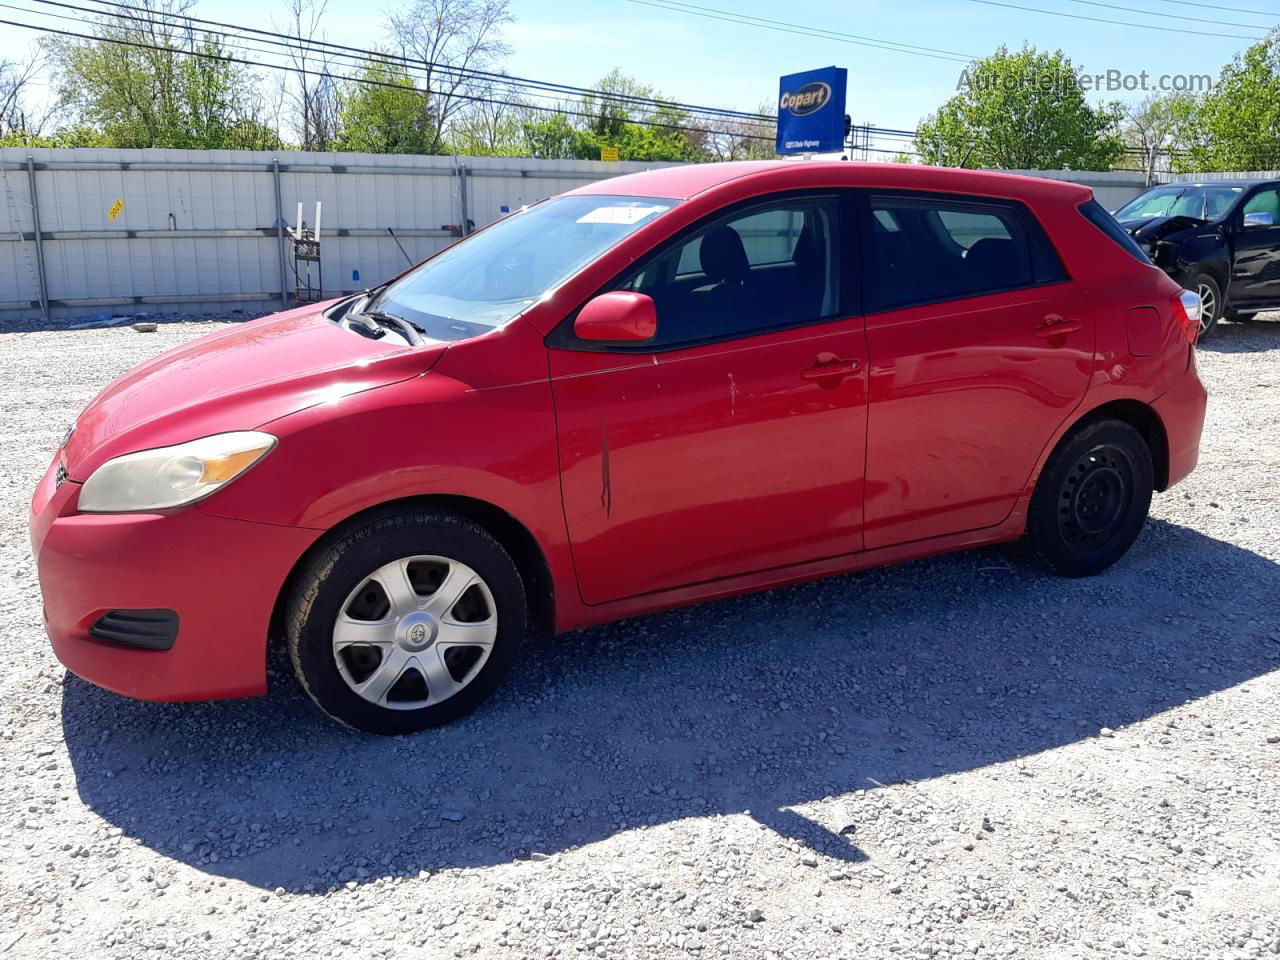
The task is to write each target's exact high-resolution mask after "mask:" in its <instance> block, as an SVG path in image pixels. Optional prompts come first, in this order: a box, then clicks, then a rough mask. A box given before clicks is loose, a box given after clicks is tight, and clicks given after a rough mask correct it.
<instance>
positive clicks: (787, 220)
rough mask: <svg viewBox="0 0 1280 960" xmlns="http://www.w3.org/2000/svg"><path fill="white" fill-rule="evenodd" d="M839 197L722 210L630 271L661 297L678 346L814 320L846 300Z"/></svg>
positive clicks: (634, 284) (661, 325)
mask: <svg viewBox="0 0 1280 960" xmlns="http://www.w3.org/2000/svg"><path fill="white" fill-rule="evenodd" d="M838 219H839V214H838V205H837V201H836V199H835V198H834V197H806V198H797V199H791V200H785V201H779V202H775V203H770V204H767V205H765V206H758V207H751V208H748V209H745V210H741V211H738V212H735V213H732V214H729V215H727V216H722V217H718V218H717V219H715V220H713V221H711V222H710V223H708V224H705V225H703V226H702V227H700V228H698V229H697V230H696V231H695V232H694V233H692V234H691V235H689V236H687V237H684V238H682V239H681V240H679V241H677V242H676V243H675V244H673V245H671V246H669V247H667V248H665V249H664V250H662V251H659V253H657V254H656V255H655V256H653V257H651V258H650V259H648V260H646V261H644V262H642V263H641V264H640V265H639V266H638V267H636V268H635V269H633V270H631V271H629V272H628V273H627V274H625V275H624V276H623V277H622V278H621V280H619V282H618V283H617V284H615V285H614V287H613V289H615V290H630V291H634V292H636V293H644V294H647V295H648V296H650V297H652V298H653V301H654V305H655V307H656V309H657V314H658V335H657V338H656V339H655V340H653V341H651V342H649V343H647V344H646V345H645V348H646V349H652V348H653V347H671V346H675V345H682V344H692V343H698V342H703V341H710V340H716V339H722V338H728V337H738V336H746V335H748V334H751V333H759V332H762V331H765V330H771V329H776V328H782V327H788V326H795V325H798V324H803V323H811V322H813V321H815V320H818V319H821V318H824V317H831V316H834V315H835V314H836V313H837V312H838V311H839V303H840V286H839V279H840V269H839V262H840V260H839V258H840V250H839V243H838V235H839V234H838V226H837V224H838Z"/></svg>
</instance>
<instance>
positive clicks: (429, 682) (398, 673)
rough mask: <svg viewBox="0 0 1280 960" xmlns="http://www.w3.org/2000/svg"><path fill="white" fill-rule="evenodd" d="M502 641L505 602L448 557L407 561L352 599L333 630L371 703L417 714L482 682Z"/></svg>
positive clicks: (355, 684)
mask: <svg viewBox="0 0 1280 960" xmlns="http://www.w3.org/2000/svg"><path fill="white" fill-rule="evenodd" d="M497 636H498V614H497V605H496V604H495V603H494V601H493V594H492V593H490V592H489V587H488V586H487V585H486V584H485V582H484V580H483V579H481V577H480V575H479V574H478V573H476V572H475V571H474V570H472V569H471V568H470V567H468V566H467V565H466V564H465V563H460V562H458V561H457V560H451V559H449V558H448V557H437V556H427V555H423V556H416V557H405V558H403V559H401V560H393V561H392V562H391V563H387V564H384V565H383V566H381V567H379V568H378V569H377V570H374V571H373V572H372V573H371V574H369V576H368V577H366V578H365V579H364V580H363V581H361V583H360V585H359V586H357V587H356V588H355V589H354V590H352V591H351V593H350V594H349V595H348V596H347V599H346V600H345V601H344V602H343V604H342V612H341V613H339V614H338V619H337V621H336V622H335V623H334V625H333V658H334V662H335V663H337V665H338V671H339V672H340V673H341V674H342V678H343V679H344V680H345V681H346V682H347V685H348V686H349V687H351V689H352V690H354V691H355V692H356V693H358V694H359V695H360V696H361V697H363V698H364V699H365V700H368V701H369V702H370V703H374V704H377V705H378V706H380V707H386V708H388V709H391V710H417V709H420V708H422V707H430V706H434V705H435V704H437V703H441V702H443V701H445V700H448V699H449V698H450V697H452V696H453V695H454V694H456V693H457V692H458V691H459V690H461V689H462V688H463V687H465V686H466V685H467V684H468V683H470V682H471V681H472V680H474V679H475V677H476V675H477V674H479V673H480V670H481V668H483V667H484V664H485V662H486V661H487V660H488V659H489V655H490V654H491V653H492V652H493V644H494V641H495V640H496V639H497Z"/></svg>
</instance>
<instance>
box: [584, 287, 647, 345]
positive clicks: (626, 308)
mask: <svg viewBox="0 0 1280 960" xmlns="http://www.w3.org/2000/svg"><path fill="white" fill-rule="evenodd" d="M573 332H574V334H576V335H577V337H578V339H579V340H588V341H591V342H592V343H643V342H644V341H646V340H652V339H653V338H654V337H655V336H656V335H657V333H658V311H657V309H656V308H655V307H654V305H653V298H652V297H650V296H648V295H647V294H643V293H629V292H627V291H625V290H611V291H610V292H609V293H602V294H600V296H598V297H595V298H594V299H592V300H588V301H587V305H586V306H584V307H583V308H582V309H581V310H579V311H578V316H577V319H575V320H574V321H573Z"/></svg>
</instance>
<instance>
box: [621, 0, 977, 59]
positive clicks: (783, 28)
mask: <svg viewBox="0 0 1280 960" xmlns="http://www.w3.org/2000/svg"><path fill="white" fill-rule="evenodd" d="M628 2H629V3H637V4H641V5H642V6H646V7H655V8H657V9H659V10H667V11H669V12H672V13H685V14H689V15H691V16H695V17H703V18H705V19H707V20H721V21H724V22H725V23H736V24H739V25H740V26H744V27H759V28H764V29H768V30H772V31H773V32H775V33H794V34H797V35H799V36H802V37H816V38H818V39H820V40H836V41H838V42H840V43H852V44H856V45H858V46H861V47H873V48H875V49H878V50H886V51H888V52H890V53H905V54H907V55H908V56H913V57H929V58H930V59H933V60H949V61H951V62H953V63H968V62H969V61H971V60H974V59H976V58H975V57H971V56H969V55H968V54H967V53H957V52H956V51H954V50H939V49H936V48H933V47H920V46H916V45H915V44H909V43H898V42H897V41H896V40H880V39H877V38H875V37H865V36H861V35H860V34H856V33H840V32H839V31H835V30H824V29H822V28H821V27H809V26H806V25H804V24H799V23H787V22H785V21H782V20H769V19H766V18H764V17H752V16H748V15H747V14H742V13H736V12H734V11H731V10H717V9H715V8H713V7H700V6H697V5H695V4H692V3H682V2H678V0H628Z"/></svg>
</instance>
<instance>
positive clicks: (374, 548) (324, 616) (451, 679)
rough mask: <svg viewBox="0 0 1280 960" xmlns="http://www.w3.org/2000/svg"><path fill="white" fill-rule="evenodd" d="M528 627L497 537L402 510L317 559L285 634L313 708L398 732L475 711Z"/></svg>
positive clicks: (519, 586) (512, 569) (520, 590)
mask: <svg viewBox="0 0 1280 960" xmlns="http://www.w3.org/2000/svg"><path fill="white" fill-rule="evenodd" d="M384 584H385V585H386V586H385V587H384ZM446 590H447V591H448V592H442V591H446ZM433 598H434V599H433ZM340 617H341V619H340ZM526 621H527V606H526V602H525V591H524V584H523V581H522V580H521V577H520V573H519V571H518V570H517V568H516V565H515V563H514V562H512V560H511V557H510V556H509V555H508V554H507V552H506V551H505V550H504V549H503V548H502V546H501V545H500V544H499V543H498V541H496V540H495V539H494V538H493V537H492V536H491V535H490V534H489V533H488V532H487V531H486V530H485V529H484V528H483V527H481V526H479V525H478V524H476V523H473V522H472V521H470V520H467V519H466V518H464V517H460V516H457V515H455V514H452V513H448V512H444V511H435V510H425V509H423V510H417V509H411V510H404V511H399V512H395V513H387V514H383V515H381V516H373V517H371V518H369V519H367V520H365V521H363V522H361V523H359V524H358V525H356V526H354V527H352V528H349V529H347V530H346V531H345V532H343V533H341V534H339V535H338V536H337V537H336V538H335V539H334V540H333V542H331V543H329V544H327V545H325V546H324V547H322V549H321V550H320V551H319V552H317V553H316V555H315V556H314V557H313V558H312V559H311V561H310V562H309V563H308V564H307V566H306V567H305V568H304V569H303V570H302V571H301V573H300V575H299V577H298V579H297V583H296V586H295V587H294V589H293V591H292V595H291V597H290V600H289V607H288V618H287V622H286V637H287V642H288V647H289V656H290V659H291V660H292V661H293V669H294V672H295V673H296V674H297V675H298V680H299V681H300V682H301V684H302V687H303V689H304V690H306V692H307V694H308V695H309V696H310V697H311V699H312V700H314V701H315V703H316V705H317V706H319V707H320V709H321V710H323V711H324V712H325V713H327V714H329V716H331V717H333V718H334V719H335V720H337V721H339V722H340V723H344V724H346V725H347V726H349V727H354V728H355V729H357V730H363V731H366V732H368V733H380V734H401V733H413V732H415V731H418V730H423V729H426V728H428V727H437V726H441V725H443V724H446V723H449V722H451V721H453V720H456V719H458V718H459V717H462V716H464V715H466V714H468V713H470V712H471V711H472V710H474V709H475V708H476V707H478V706H479V705H480V704H481V703H483V702H484V701H485V700H486V699H487V698H488V697H489V696H490V695H491V694H492V693H493V692H494V690H496V689H497V688H498V686H499V684H501V682H502V681H503V679H504V678H505V677H506V675H507V674H508V673H509V672H510V670H511V667H512V665H513V664H514V663H515V659H516V654H517V652H518V651H519V648H520V643H521V641H522V640H523V639H524V635H525V630H526ZM383 667H385V669H382V668H383Z"/></svg>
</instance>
